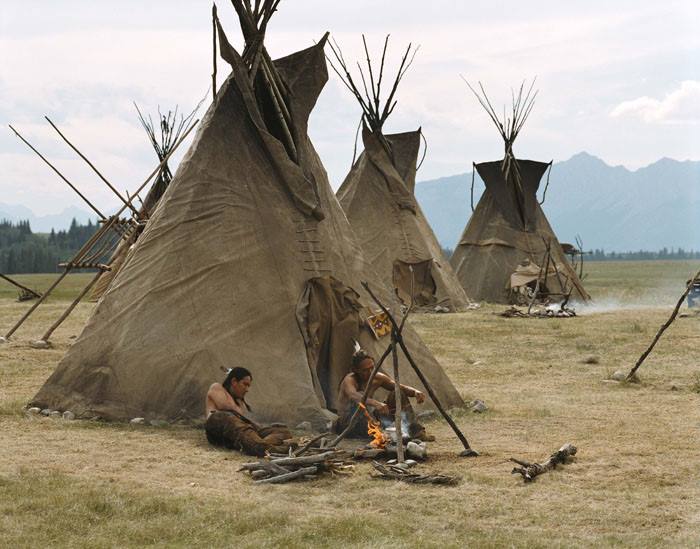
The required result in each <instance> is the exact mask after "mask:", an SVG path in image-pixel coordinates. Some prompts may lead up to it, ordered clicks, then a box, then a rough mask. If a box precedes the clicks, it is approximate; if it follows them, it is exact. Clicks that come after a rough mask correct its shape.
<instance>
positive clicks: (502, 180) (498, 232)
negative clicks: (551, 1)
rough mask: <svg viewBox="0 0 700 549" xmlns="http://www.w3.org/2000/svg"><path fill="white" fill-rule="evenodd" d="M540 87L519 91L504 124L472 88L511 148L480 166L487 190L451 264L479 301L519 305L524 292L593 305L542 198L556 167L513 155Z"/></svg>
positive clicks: (479, 171) (505, 142) (480, 172)
mask: <svg viewBox="0 0 700 549" xmlns="http://www.w3.org/2000/svg"><path fill="white" fill-rule="evenodd" d="M467 85H469V84H468V83H467ZM533 86H534V81H533V83H532V85H531V86H530V89H529V90H528V91H527V93H526V92H525V88H524V83H523V85H521V86H520V91H519V93H517V94H515V93H513V105H512V110H511V111H510V112H509V113H508V115H509V116H506V114H505V112H504V115H503V120H499V118H498V115H497V114H496V111H495V110H494V109H493V106H492V105H491V102H490V101H489V99H488V97H487V96H486V92H485V91H484V89H483V87H482V88H481V92H482V95H479V94H478V93H477V92H476V91H475V90H474V89H473V88H472V87H471V86H469V87H470V89H471V90H472V92H473V93H474V95H476V97H477V99H478V100H479V102H480V103H481V105H482V107H483V108H484V109H485V110H486V112H487V113H488V115H489V117H490V118H491V120H492V121H493V123H494V124H495V125H496V127H497V128H498V131H499V133H500V134H501V137H502V138H503V141H504V144H505V156H504V158H503V160H501V161H495V162H483V163H481V164H475V165H474V168H475V170H476V172H477V173H478V174H479V175H480V176H481V178H482V180H483V181H484V184H485V186H486V190H485V191H484V193H483V195H482V196H481V199H480V200H479V203H478V204H477V206H476V209H475V210H474V213H473V214H472V216H471V218H470V219H469V222H468V223H467V226H466V228H465V229H464V233H463V234H462V237H461V239H460V241H459V243H458V244H457V247H456V249H455V251H454V254H452V257H451V258H450V262H451V263H452V266H453V267H454V268H455V271H456V272H457V275H458V276H459V280H460V282H461V283H462V285H463V286H464V288H465V289H466V290H467V292H469V295H470V296H471V297H472V298H473V299H478V300H484V301H490V302H494V303H508V302H517V298H518V295H519V291H520V290H521V289H525V288H524V287H525V286H529V289H527V290H526V291H527V292H529V293H530V294H529V295H531V293H532V292H534V293H535V294H536V295H535V297H537V296H538V295H539V296H544V297H545V298H550V297H553V298H555V299H557V300H560V301H563V302H566V301H568V299H569V297H574V298H577V299H580V300H584V301H585V300H588V299H590V296H589V295H588V294H587V293H586V290H584V288H583V285H582V284H581V280H580V279H579V277H578V275H577V274H576V271H575V270H574V269H573V268H572V266H571V264H570V263H569V261H568V260H567V258H566V256H565V255H564V252H563V250H562V247H561V244H560V243H559V241H558V240H557V237H556V235H555V234H554V231H553V230H552V227H551V226H550V225H549V222H548V221H547V218H546V217H545V215H544V211H543V210H542V207H541V204H540V202H538V200H537V189H538V188H539V185H540V180H541V179H542V177H543V176H544V174H545V172H546V171H547V169H548V168H549V166H550V165H551V163H545V162H536V161H534V160H519V159H517V158H516V157H515V155H514V153H513V143H514V141H515V139H516V138H517V137H518V134H519V133H520V130H521V129H522V127H523V124H525V121H526V120H527V117H528V115H529V114H530V111H531V110H532V107H533V105H534V101H535V97H536V96H537V92H536V91H535V92H534V93H533V91H532V90H533ZM504 111H505V109H504Z"/></svg>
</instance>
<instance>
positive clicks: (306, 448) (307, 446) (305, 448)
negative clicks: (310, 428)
mask: <svg viewBox="0 0 700 549" xmlns="http://www.w3.org/2000/svg"><path fill="white" fill-rule="evenodd" d="M330 435H331V433H321V434H320V435H318V436H316V437H314V438H312V439H311V440H310V441H309V442H307V443H306V444H305V445H304V446H302V447H301V448H297V449H296V450H295V451H294V452H292V456H294V457H298V456H301V455H302V454H305V453H306V452H308V451H309V449H310V448H311V447H312V446H313V445H314V444H316V443H317V442H318V441H319V440H321V439H322V438H323V437H327V436H330Z"/></svg>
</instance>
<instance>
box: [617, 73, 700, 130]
mask: <svg viewBox="0 0 700 549" xmlns="http://www.w3.org/2000/svg"><path fill="white" fill-rule="evenodd" d="M610 116H611V117H612V118H622V117H629V118H636V119H638V120H641V121H643V122H645V123H647V124H655V123H661V124H697V123H698V122H700V81H698V80H685V81H683V82H681V84H680V86H679V87H678V89H676V90H673V91H672V92H671V93H668V94H666V96H665V97H664V98H663V99H655V98H653V97H649V96H646V95H644V96H642V97H638V98H637V99H631V100H629V101H623V102H622V103H620V104H619V105H617V106H616V107H615V108H614V109H613V110H612V111H611V112H610Z"/></svg>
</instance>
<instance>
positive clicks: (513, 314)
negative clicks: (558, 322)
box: [498, 307, 576, 318]
mask: <svg viewBox="0 0 700 549" xmlns="http://www.w3.org/2000/svg"><path fill="white" fill-rule="evenodd" d="M498 316H502V317H504V318H571V317H574V316H576V311H574V310H573V309H570V308H569V307H561V308H558V309H552V308H549V307H543V308H537V309H530V310H529V311H527V310H523V309H520V308H518V307H509V308H507V309H506V310H505V311H503V312H502V313H499V315H498Z"/></svg>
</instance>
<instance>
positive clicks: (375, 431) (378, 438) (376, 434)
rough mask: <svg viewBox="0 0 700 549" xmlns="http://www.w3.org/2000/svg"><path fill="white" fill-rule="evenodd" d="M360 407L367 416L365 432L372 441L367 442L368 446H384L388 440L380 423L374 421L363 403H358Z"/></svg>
mask: <svg viewBox="0 0 700 549" xmlns="http://www.w3.org/2000/svg"><path fill="white" fill-rule="evenodd" d="M360 408H361V409H362V411H363V412H364V413H365V417H366V418H367V434H368V435H369V436H371V437H372V442H370V443H369V444H370V446H372V447H374V448H385V447H386V444H387V442H389V440H388V439H387V437H386V435H385V434H384V432H383V431H382V427H381V425H380V423H379V422H378V421H375V420H374V418H373V417H372V416H371V415H369V412H368V411H367V408H366V407H365V405H364V404H362V403H360Z"/></svg>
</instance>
